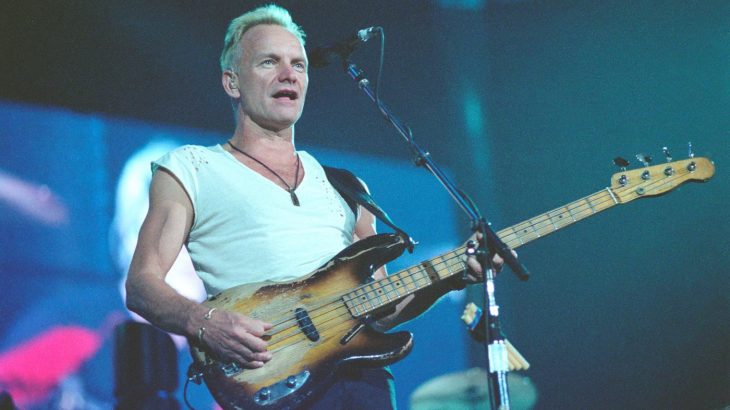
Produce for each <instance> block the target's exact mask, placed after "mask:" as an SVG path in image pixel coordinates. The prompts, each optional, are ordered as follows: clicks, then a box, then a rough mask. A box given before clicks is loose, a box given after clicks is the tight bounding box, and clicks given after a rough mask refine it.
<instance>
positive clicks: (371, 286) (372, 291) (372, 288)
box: [367, 284, 383, 309]
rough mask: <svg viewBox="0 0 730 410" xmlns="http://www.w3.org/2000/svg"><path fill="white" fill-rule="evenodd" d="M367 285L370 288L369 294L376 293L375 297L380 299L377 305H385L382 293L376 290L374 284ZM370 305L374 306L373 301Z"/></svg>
mask: <svg viewBox="0 0 730 410" xmlns="http://www.w3.org/2000/svg"><path fill="white" fill-rule="evenodd" d="M367 287H368V288H370V289H369V290H368V294H371V295H374V296H375V299H376V300H377V301H378V305H377V307H380V306H383V301H382V300H381V299H380V295H379V294H378V291H377V290H375V288H374V287H373V285H372V284H368V285H367ZM371 298H372V296H371ZM370 306H373V304H372V302H371V303H370ZM375 308H376V307H373V309H375Z"/></svg>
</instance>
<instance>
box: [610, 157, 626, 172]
mask: <svg viewBox="0 0 730 410" xmlns="http://www.w3.org/2000/svg"><path fill="white" fill-rule="evenodd" d="M613 165H616V166H617V167H619V168H621V171H626V167H628V166H629V161H627V160H625V159H623V158H621V157H616V158H614V159H613Z"/></svg>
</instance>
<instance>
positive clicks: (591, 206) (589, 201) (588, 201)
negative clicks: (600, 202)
mask: <svg viewBox="0 0 730 410" xmlns="http://www.w3.org/2000/svg"><path fill="white" fill-rule="evenodd" d="M585 201H586V203H587V204H588V207H590V208H591V211H593V213H594V214H595V213H596V208H594V207H593V204H591V198H590V197H586V198H585Z"/></svg>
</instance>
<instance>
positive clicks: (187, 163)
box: [152, 145, 223, 172]
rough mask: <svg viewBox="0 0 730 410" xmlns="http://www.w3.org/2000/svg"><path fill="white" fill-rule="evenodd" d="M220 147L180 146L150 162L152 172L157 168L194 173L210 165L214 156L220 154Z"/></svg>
mask: <svg viewBox="0 0 730 410" xmlns="http://www.w3.org/2000/svg"><path fill="white" fill-rule="evenodd" d="M222 151H223V149H222V148H221V147H220V145H213V146H210V147H206V146H202V145H182V146H180V147H178V148H175V149H173V150H172V151H170V152H168V153H167V154H165V155H163V156H162V157H160V158H159V159H157V160H156V161H153V162H152V172H154V171H156V170H157V169H158V168H159V167H162V168H167V169H173V170H174V169H176V168H180V167H182V168H192V169H194V170H196V171H198V170H200V168H201V167H203V166H205V165H208V164H210V163H211V160H213V159H214V158H215V157H216V156H220V155H221V154H222Z"/></svg>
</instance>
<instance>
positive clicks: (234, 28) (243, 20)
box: [220, 4, 306, 71]
mask: <svg viewBox="0 0 730 410" xmlns="http://www.w3.org/2000/svg"><path fill="white" fill-rule="evenodd" d="M259 24H274V25H277V26H281V27H284V28H285V29H287V30H288V31H289V32H291V33H292V34H294V36H296V37H297V39H299V41H300V42H301V43H302V46H304V38H305V37H306V34H305V33H304V30H302V28H301V27H300V26H299V25H298V24H296V23H295V22H294V21H293V20H292V18H291V15H290V14H289V12H288V11H287V10H286V9H285V8H282V7H280V6H277V5H275V4H268V5H265V6H261V7H259V8H257V9H254V10H251V11H249V12H247V13H244V14H242V15H240V16H238V17H236V18H235V19H233V20H231V24H230V25H229V26H228V31H227V32H226V38H225V40H224V42H223V52H221V60H220V63H221V71H226V70H234V69H235V68H236V67H235V65H236V61H237V60H238V57H239V56H240V51H241V50H240V47H236V46H237V45H238V43H239V42H240V41H241V37H243V35H244V34H245V33H246V31H248V29H250V28H251V27H254V26H257V25H259Z"/></svg>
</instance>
